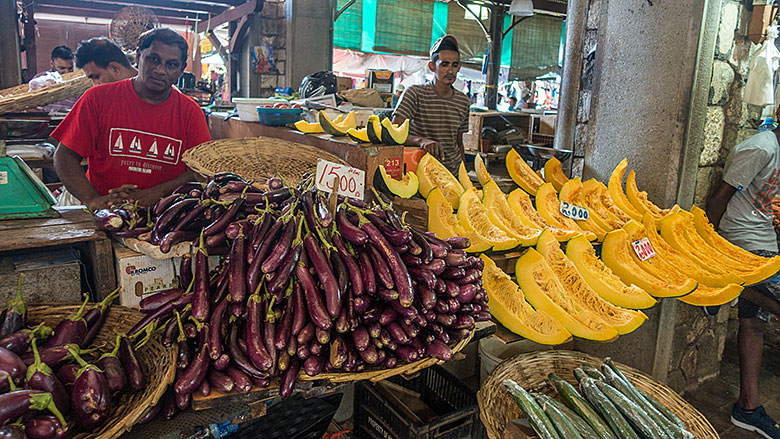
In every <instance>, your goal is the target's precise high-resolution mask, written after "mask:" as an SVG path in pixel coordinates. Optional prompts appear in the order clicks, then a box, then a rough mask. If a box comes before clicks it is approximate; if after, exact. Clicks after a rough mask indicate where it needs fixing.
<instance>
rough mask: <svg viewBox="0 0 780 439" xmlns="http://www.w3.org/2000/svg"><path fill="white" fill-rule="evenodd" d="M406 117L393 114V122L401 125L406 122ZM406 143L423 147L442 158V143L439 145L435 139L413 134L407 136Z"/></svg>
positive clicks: (424, 149)
mask: <svg viewBox="0 0 780 439" xmlns="http://www.w3.org/2000/svg"><path fill="white" fill-rule="evenodd" d="M404 120H406V119H404V118H403V117H401V116H393V123H394V124H396V125H401V124H402V123H404ZM404 145H406V146H416V147H418V148H422V149H423V151H425V152H427V153H429V154H431V155H432V156H434V157H436V158H437V159H439V160H441V159H442V151H441V145H439V142H436V141H435V140H431V139H426V138H424V137H417V136H412V135H411V134H410V135H409V136H407V137H406V142H404Z"/></svg>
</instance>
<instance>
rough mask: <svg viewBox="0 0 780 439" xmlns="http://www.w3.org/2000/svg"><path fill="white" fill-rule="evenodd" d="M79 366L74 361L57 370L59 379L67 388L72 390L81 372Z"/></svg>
mask: <svg viewBox="0 0 780 439" xmlns="http://www.w3.org/2000/svg"><path fill="white" fill-rule="evenodd" d="M79 369H80V368H79V366H78V365H77V364H74V363H70V364H66V365H64V366H62V367H61V368H60V370H58V371H57V379H58V380H60V382H61V383H62V385H63V386H65V389H67V390H68V391H70V389H72V388H73V384H74V383H75V382H76V376H77V375H78V373H79Z"/></svg>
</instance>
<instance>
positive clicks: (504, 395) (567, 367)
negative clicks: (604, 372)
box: [477, 350, 720, 439]
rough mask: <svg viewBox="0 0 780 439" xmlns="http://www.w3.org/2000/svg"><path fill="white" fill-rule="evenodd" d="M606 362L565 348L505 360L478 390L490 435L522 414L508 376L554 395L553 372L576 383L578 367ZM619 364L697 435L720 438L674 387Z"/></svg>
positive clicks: (493, 436)
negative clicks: (507, 383)
mask: <svg viewBox="0 0 780 439" xmlns="http://www.w3.org/2000/svg"><path fill="white" fill-rule="evenodd" d="M602 362H603V361H602V360H601V359H599V358H597V357H594V356H592V355H588V354H585V353H582V352H576V351H565V350H560V351H559V350H551V351H537V352H531V353H523V354H518V355H515V356H514V357H511V358H509V359H507V360H505V361H503V362H501V363H500V364H499V365H498V366H496V368H495V369H494V370H493V372H491V373H490V375H489V376H488V377H487V378H486V379H485V380H484V381H483V383H482V386H481V387H480V389H479V392H477V404H478V405H479V418H480V420H481V421H482V423H483V424H484V425H485V429H486V430H487V433H488V437H489V438H490V439H500V438H501V435H502V434H503V431H504V428H505V426H506V423H507V422H509V421H510V420H512V419H518V418H522V414H521V412H520V409H519V407H517V404H516V403H515V402H514V400H513V399H512V397H511V396H510V395H509V392H507V391H506V390H505V389H504V386H503V384H502V383H503V381H504V380H505V379H513V380H514V381H515V382H517V384H519V385H520V386H522V387H523V388H525V389H526V390H529V391H538V392H541V393H544V394H547V395H550V396H554V395H555V391H554V389H553V388H552V386H551V385H550V384H549V383H548V382H547V375H548V374H549V373H552V372H554V373H556V374H557V375H558V376H560V377H561V378H563V379H564V380H566V381H568V382H569V383H571V384H573V385H575V386H576V383H577V380H576V379H575V378H574V375H573V372H572V370H574V368H576V367H579V366H581V365H583V364H588V365H591V366H594V367H598V366H600V365H601V364H602ZM616 364H618V366H620V370H621V371H622V372H623V373H624V374H625V375H626V376H627V377H628V378H629V379H630V381H631V383H632V384H633V385H634V386H635V387H636V388H637V389H639V390H640V391H642V392H644V393H647V394H648V395H650V396H652V397H653V398H655V399H656V400H657V401H658V402H660V403H661V404H663V405H664V406H665V407H666V408H667V409H669V410H670V411H671V412H672V413H674V415H675V416H677V417H678V418H680V420H681V421H682V422H683V424H685V426H686V428H687V429H688V431H690V432H691V433H693V435H694V437H696V439H719V438H720V436H719V435H718V433H717V431H715V429H714V428H713V427H712V424H710V422H709V421H708V420H707V418H706V417H704V415H702V414H701V413H700V412H699V411H698V410H696V408H695V407H693V406H692V405H691V404H690V403H688V402H687V401H685V400H684V399H683V398H682V397H681V396H680V395H678V394H677V393H676V392H675V391H674V390H672V389H671V388H669V387H667V386H666V385H664V384H662V383H660V382H658V381H656V380H655V379H654V378H653V377H651V376H650V375H647V374H646V373H644V372H642V371H640V370H637V369H634V368H632V367H630V366H627V365H624V364H622V363H617V362H616Z"/></svg>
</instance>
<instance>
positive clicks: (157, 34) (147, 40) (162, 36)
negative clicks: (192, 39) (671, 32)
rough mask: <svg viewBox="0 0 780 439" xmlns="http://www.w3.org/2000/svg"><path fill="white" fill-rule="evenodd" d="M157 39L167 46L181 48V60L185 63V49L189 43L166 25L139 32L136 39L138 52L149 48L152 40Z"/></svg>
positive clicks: (186, 49) (187, 48)
mask: <svg viewBox="0 0 780 439" xmlns="http://www.w3.org/2000/svg"><path fill="white" fill-rule="evenodd" d="M155 41H159V42H161V43H163V44H167V45H169V46H178V47H179V50H181V62H182V64H187V51H188V50H189V47H190V46H189V45H188V44H187V40H185V39H184V37H182V36H181V35H179V33H178V32H176V31H175V30H173V29H171V28H168V27H157V28H154V29H151V30H148V31H146V32H144V33H142V34H141V38H140V39H139V40H138V51H137V52H138V53H141V51H142V50H144V49H147V48H149V46H151V45H152V43H153V42H155Z"/></svg>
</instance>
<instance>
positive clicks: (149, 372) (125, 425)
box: [28, 303, 176, 439]
mask: <svg viewBox="0 0 780 439" xmlns="http://www.w3.org/2000/svg"><path fill="white" fill-rule="evenodd" d="M78 309H79V305H73V304H63V303H51V304H38V305H30V306H29V307H28V321H29V322H30V323H31V324H37V323H40V322H44V323H46V325H48V326H51V327H52V328H53V327H54V326H56V325H57V324H58V323H59V322H60V321H61V320H62V319H64V318H65V317H67V316H68V315H69V314H71V313H73V312H75V311H76V310H78ZM142 317H143V314H141V313H140V312H139V311H136V310H133V309H130V308H125V307H123V306H119V305H113V306H111V308H109V311H108V315H107V317H106V322H105V324H104V325H103V327H102V328H101V329H100V332H99V333H98V335H97V338H96V339H95V342H94V343H93V346H100V345H101V344H105V345H107V346H110V347H113V345H114V340H115V338H116V335H115V334H114V330H116V331H120V332H126V331H129V330H130V329H131V328H132V327H133V325H135V324H136V323H137V322H138V321H139V320H140V319H141V318H142ZM136 356H137V358H138V362H139V363H141V367H142V368H143V371H144V374H145V375H146V388H145V389H144V390H142V391H138V392H131V391H125V392H123V393H122V394H121V395H120V396H119V399H114V400H112V401H111V407H112V410H113V413H112V414H111V416H110V417H109V418H108V420H106V423H105V424H103V425H102V426H101V427H100V428H99V429H96V430H94V431H90V432H78V430H76V431H77V432H78V433H77V434H75V435H72V436H71V437H72V438H73V439H86V438H95V439H109V438H117V437H119V436H121V435H122V433H124V432H125V431H127V430H130V428H132V427H133V425H134V424H135V423H136V422H138V420H139V419H141V417H142V416H143V415H144V413H145V412H146V410H147V409H148V408H149V407H151V406H153V405H155V404H157V401H158V400H159V399H160V397H162V395H163V393H164V392H165V389H166V388H167V387H168V384H170V383H171V382H173V379H174V377H175V375H176V360H175V352H174V351H173V349H170V348H166V347H165V346H163V345H162V343H161V342H160V336H159V334H157V335H154V336H152V338H151V339H150V340H149V341H148V342H147V343H146V344H145V345H144V346H143V347H142V348H141V349H139V350H138V351H136Z"/></svg>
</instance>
